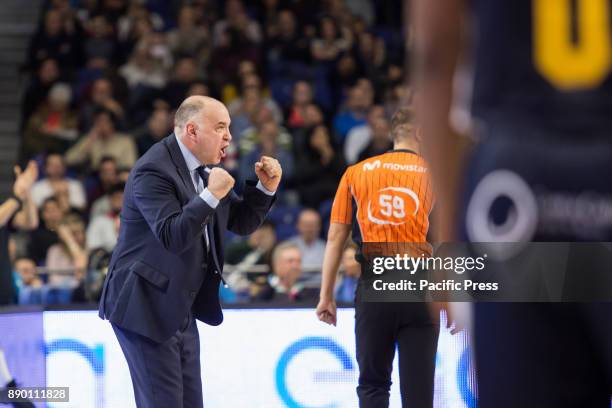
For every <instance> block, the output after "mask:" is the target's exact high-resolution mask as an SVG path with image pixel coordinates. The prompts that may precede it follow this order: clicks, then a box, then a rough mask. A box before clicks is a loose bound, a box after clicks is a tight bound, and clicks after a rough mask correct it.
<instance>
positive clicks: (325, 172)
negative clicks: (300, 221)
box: [293, 125, 345, 208]
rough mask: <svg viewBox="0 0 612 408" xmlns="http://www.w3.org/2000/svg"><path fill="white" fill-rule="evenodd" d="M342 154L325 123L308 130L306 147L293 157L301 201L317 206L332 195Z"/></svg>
mask: <svg viewBox="0 0 612 408" xmlns="http://www.w3.org/2000/svg"><path fill="white" fill-rule="evenodd" d="M344 167H345V163H344V158H343V157H342V154H341V153H340V152H339V151H338V149H337V148H336V147H334V143H333V141H332V139H331V135H330V134H329V130H328V129H327V127H326V126H325V125H319V126H316V127H314V128H313V129H312V130H311V133H310V135H309V137H308V139H307V145H306V148H305V149H304V150H303V151H302V152H301V153H299V155H298V156H297V157H296V168H297V169H299V171H297V172H296V173H295V176H294V180H293V181H294V183H295V186H296V188H297V191H298V193H299V195H300V201H301V203H302V204H303V205H305V206H307V207H311V208H319V206H320V205H321V203H322V202H324V201H325V200H329V199H332V198H333V197H334V194H335V191H336V188H337V187H338V182H339V181H340V177H341V176H342V172H343V171H344Z"/></svg>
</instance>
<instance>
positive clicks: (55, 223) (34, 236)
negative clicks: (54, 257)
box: [27, 197, 65, 265]
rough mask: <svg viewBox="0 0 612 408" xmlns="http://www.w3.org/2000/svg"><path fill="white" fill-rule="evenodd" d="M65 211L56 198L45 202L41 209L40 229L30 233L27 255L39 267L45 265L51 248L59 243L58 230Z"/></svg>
mask: <svg viewBox="0 0 612 408" xmlns="http://www.w3.org/2000/svg"><path fill="white" fill-rule="evenodd" d="M64 215H65V213H64V211H62V208H61V206H60V204H59V202H58V200H57V199H56V198H55V197H49V198H47V199H46V200H44V201H43V203H42V205H41V207H40V220H41V221H42V222H41V223H40V224H39V225H38V228H37V229H35V230H34V231H32V232H30V236H29V243H28V249H27V254H28V257H30V258H32V259H33V260H34V262H36V264H37V265H44V263H45V259H46V257H47V251H48V250H49V248H50V247H51V246H52V245H54V244H57V243H58V242H59V237H58V235H57V228H58V227H59V225H60V222H61V221H62V219H64Z"/></svg>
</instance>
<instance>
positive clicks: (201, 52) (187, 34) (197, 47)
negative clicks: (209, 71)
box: [167, 5, 212, 68]
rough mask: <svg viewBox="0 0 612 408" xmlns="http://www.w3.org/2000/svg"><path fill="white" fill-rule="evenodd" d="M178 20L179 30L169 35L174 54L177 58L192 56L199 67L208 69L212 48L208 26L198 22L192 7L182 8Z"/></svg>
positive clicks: (185, 6) (169, 42)
mask: <svg viewBox="0 0 612 408" xmlns="http://www.w3.org/2000/svg"><path fill="white" fill-rule="evenodd" d="M177 20H178V21H177V24H178V26H177V28H175V29H173V30H170V31H168V34H167V41H168V46H169V47H170V50H171V51H172V54H174V57H175V58H177V57H179V56H181V55H190V56H192V57H194V58H195V60H196V63H197V66H198V67H200V68H204V67H206V65H208V62H209V61H208V59H209V57H210V51H211V46H212V44H211V39H210V33H209V29H208V26H206V25H205V24H202V23H201V22H199V21H198V20H197V15H196V12H195V10H194V8H193V7H192V6H190V5H184V6H182V7H181V8H180V10H179V12H178V19H177Z"/></svg>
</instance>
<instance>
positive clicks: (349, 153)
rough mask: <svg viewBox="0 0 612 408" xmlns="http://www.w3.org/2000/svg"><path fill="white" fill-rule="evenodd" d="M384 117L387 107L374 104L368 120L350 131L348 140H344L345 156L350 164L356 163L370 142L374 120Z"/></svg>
mask: <svg viewBox="0 0 612 408" xmlns="http://www.w3.org/2000/svg"><path fill="white" fill-rule="evenodd" d="M384 117H385V108H384V107H382V106H381V105H374V106H372V108H371V109H370V112H368V122H367V123H366V124H364V125H361V126H355V127H354V128H352V129H351V131H350V132H349V133H348V135H347V136H346V142H344V158H345V159H346V162H347V163H348V164H349V165H351V164H355V163H356V162H357V158H358V157H359V153H361V152H362V151H363V150H364V149H365V148H366V147H367V146H368V145H369V144H370V141H371V140H372V132H373V131H372V128H373V127H374V122H375V121H376V120H378V119H380V118H384Z"/></svg>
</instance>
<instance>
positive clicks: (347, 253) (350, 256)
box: [336, 244, 361, 303]
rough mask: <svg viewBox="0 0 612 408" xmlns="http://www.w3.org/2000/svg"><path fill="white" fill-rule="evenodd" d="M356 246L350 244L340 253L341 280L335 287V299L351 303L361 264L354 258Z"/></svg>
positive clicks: (353, 298)
mask: <svg viewBox="0 0 612 408" xmlns="http://www.w3.org/2000/svg"><path fill="white" fill-rule="evenodd" d="M356 253H357V247H356V246H355V245H354V244H352V245H348V246H347V247H346V248H345V249H344V253H343V254H342V272H343V275H342V280H341V281H340V282H339V283H338V286H337V287H336V301H338V302H347V303H349V302H350V303H352V302H353V301H354V300H355V291H356V290H357V283H358V282H359V277H360V276H361V264H360V263H359V262H357V259H355V255H356Z"/></svg>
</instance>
